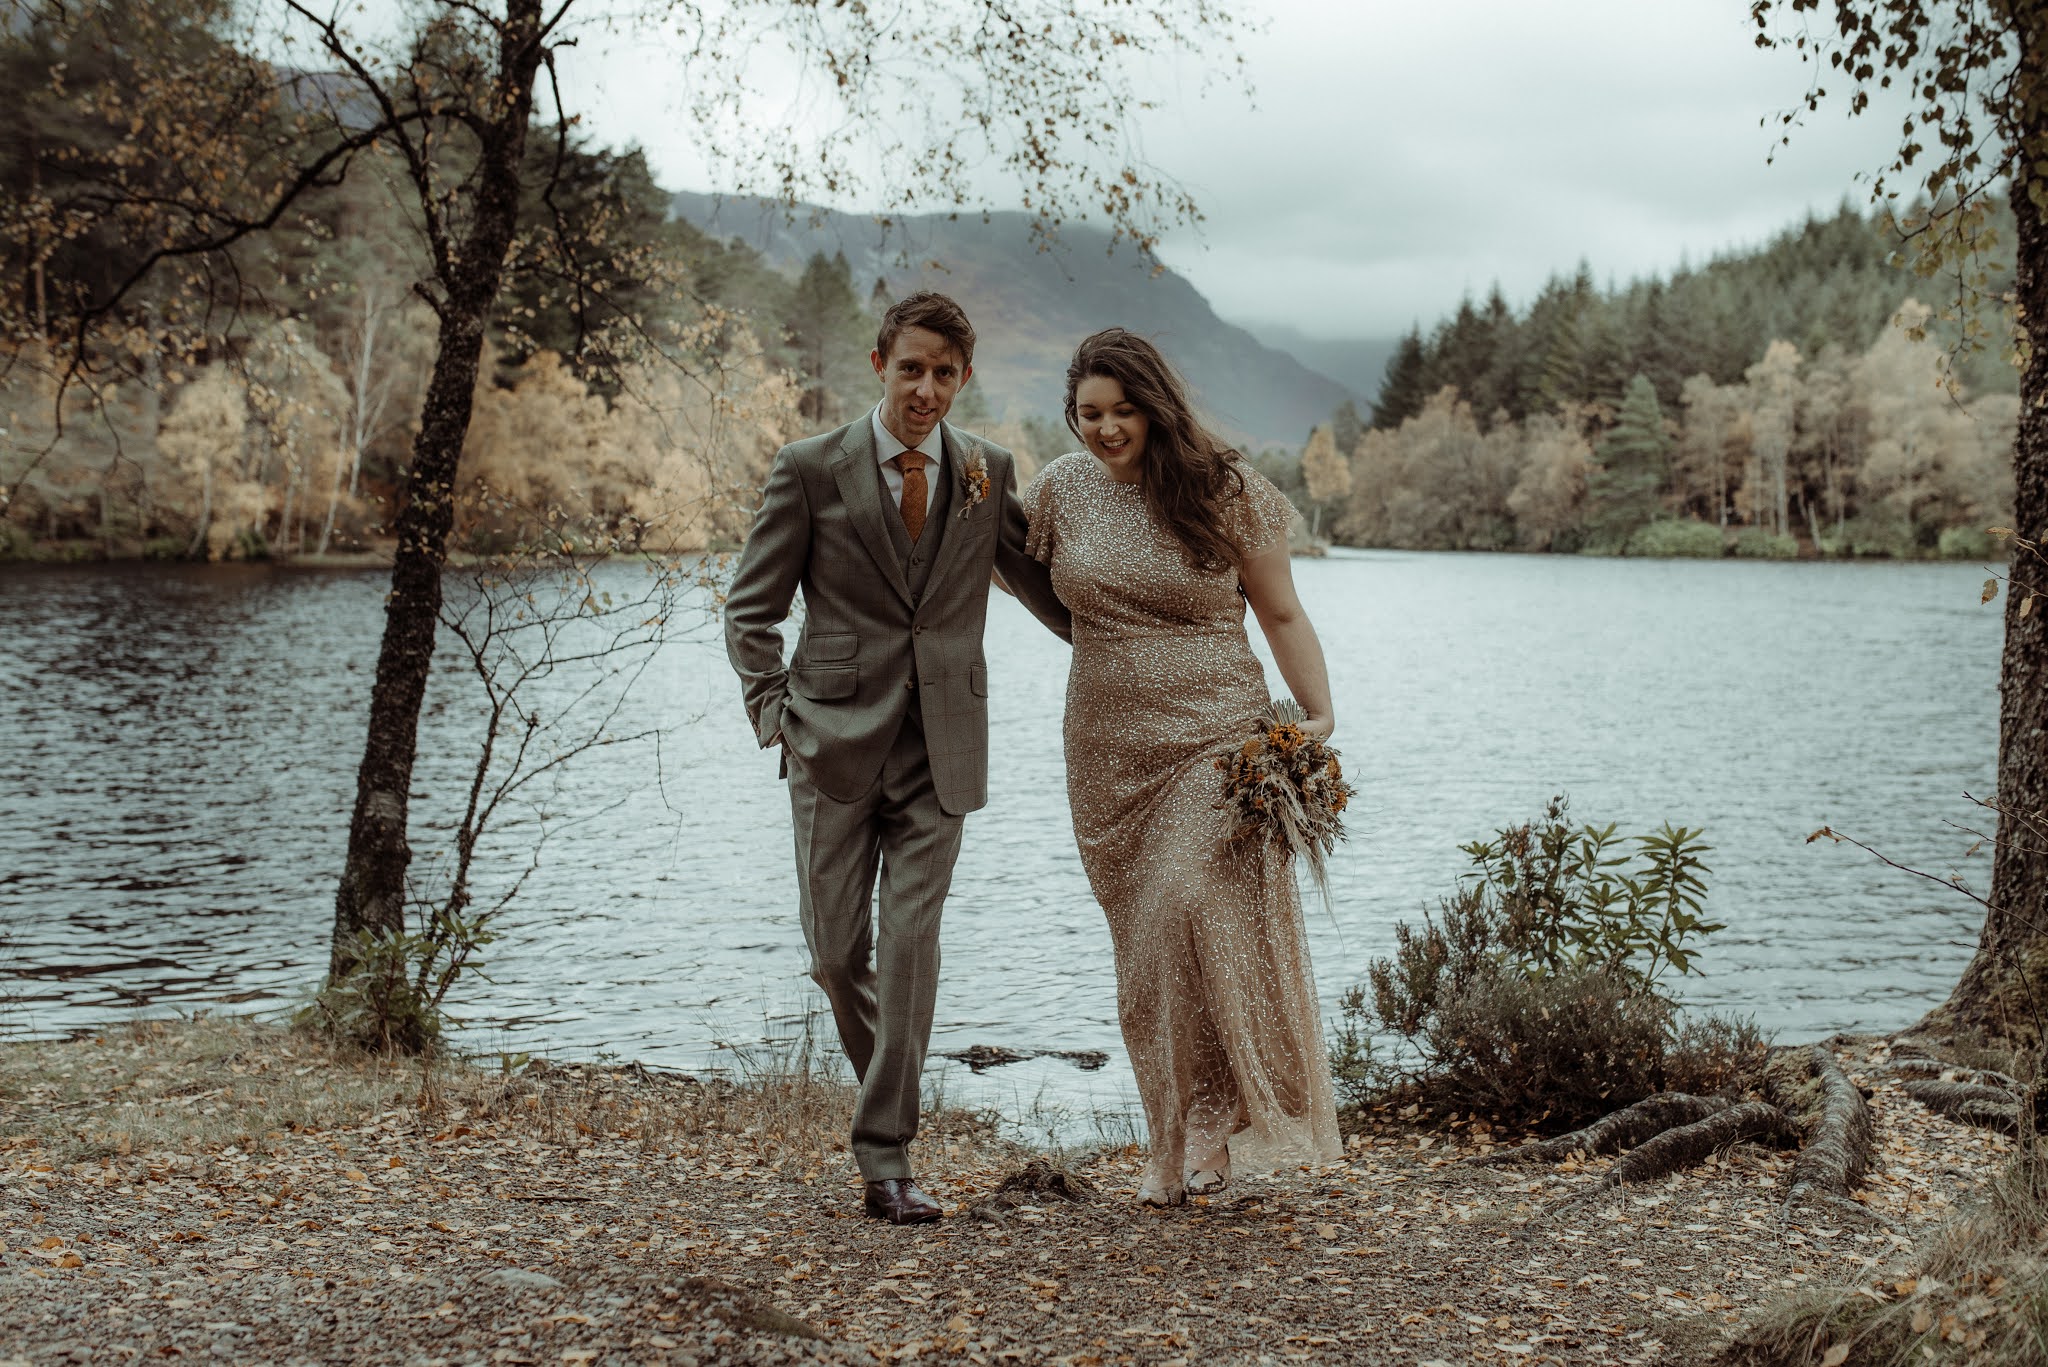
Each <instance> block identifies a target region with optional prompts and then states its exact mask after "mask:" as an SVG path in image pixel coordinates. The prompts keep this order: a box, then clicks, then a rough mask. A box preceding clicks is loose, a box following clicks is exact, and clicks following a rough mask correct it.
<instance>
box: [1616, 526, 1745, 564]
mask: <svg viewBox="0 0 2048 1367" xmlns="http://www.w3.org/2000/svg"><path fill="white" fill-rule="evenodd" d="M1726 550H1727V546H1726V545H1725V543H1724V542H1723V541H1722V538H1721V529H1720V528H1719V527H1716V526H1714V525H1713V524H1712V523H1708V522H1700V521H1697V520H1695V519H1693V518H1689V517H1688V518H1666V519H1664V520H1662V521H1659V522H1652V523H1651V524H1650V525H1649V526H1647V527H1642V528H1638V529H1637V531H1636V534H1635V535H1634V536H1631V537H1630V538H1629V539H1628V551H1627V553H1628V554H1629V555H1648V556H1662V557H1666V558H1671V557H1679V556H1690V557H1697V558H1700V559H1717V558H1719V557H1720V556H1721V555H1723V554H1724V553H1725V552H1726Z"/></svg>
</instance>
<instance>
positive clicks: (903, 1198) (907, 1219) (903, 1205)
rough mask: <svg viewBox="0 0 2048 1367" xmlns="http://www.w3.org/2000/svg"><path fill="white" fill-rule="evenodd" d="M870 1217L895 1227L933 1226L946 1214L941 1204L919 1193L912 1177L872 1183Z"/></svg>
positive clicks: (868, 1198)
mask: <svg viewBox="0 0 2048 1367" xmlns="http://www.w3.org/2000/svg"><path fill="white" fill-rule="evenodd" d="M867 1207H868V1214H870V1215H872V1216H874V1217H875V1218H876V1219H877V1220H887V1221H888V1222H889V1223H890V1224H892V1225H924V1224H930V1223H931V1222H932V1221H933V1220H936V1219H938V1218H939V1216H940V1215H942V1214H943V1213H944V1212H943V1211H941V1210H940V1209H939V1203H938V1202H937V1201H934V1200H933V1199H932V1198H931V1197H929V1196H927V1195H925V1194H924V1193H923V1192H921V1191H919V1190H918V1189H917V1183H916V1182H915V1181H914V1180H912V1179H911V1178H908V1177H885V1178H883V1179H882V1180H881V1181H879V1182H870V1183H868V1196H867Z"/></svg>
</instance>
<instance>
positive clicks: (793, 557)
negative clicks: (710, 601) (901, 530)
mask: <svg viewBox="0 0 2048 1367" xmlns="http://www.w3.org/2000/svg"><path fill="white" fill-rule="evenodd" d="M810 551H811V514H810V504H809V501H808V500H807V499H806V498H805V496H804V481H803V475H802V472H800V471H799V470H798V469H797V462H796V457H795V455H794V454H793V450H792V448H790V447H784V448H783V449H782V451H781V452H780V453H779V454H778V455H777V456H776V457H775V465H774V467H773V468H772V469H770V470H769V472H768V483H767V486H766V487H765V488H764V489H763V490H762V491H761V507H760V510H759V511H758V512H756V513H755V514H754V526H753V530H751V531H749V532H748V533H747V540H746V545H745V546H743V547H742V548H741V550H740V563H739V568H738V569H737V570H735V571H734V572H733V576H732V584H731V586H730V587H729V588H728V589H727V591H726V596H725V653H726V655H727V656H728V657H729V658H730V659H731V660H732V667H733V670H734V672H736V673H737V674H738V675H739V676H740V692H741V694H742V696H743V697H744V698H745V700H746V705H747V719H748V720H749V721H751V722H752V723H753V725H754V735H755V737H756V739H758V740H759V741H760V743H761V748H762V749H764V750H765V749H767V748H768V747H769V746H771V745H773V744H775V743H776V742H777V741H778V740H780V739H781V738H782V701H783V698H784V697H786V696H787V694H788V690H789V667H788V665H787V664H786V663H785V662H784V660H783V655H782V623H783V622H784V621H786V620H788V618H789V609H790V604H791V603H793V602H795V600H796V591H797V585H798V584H800V583H801V582H802V581H803V575H804V568H805V565H806V563H807V562H808V560H809V558H810Z"/></svg>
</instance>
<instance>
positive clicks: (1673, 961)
mask: <svg viewBox="0 0 2048 1367" xmlns="http://www.w3.org/2000/svg"><path fill="white" fill-rule="evenodd" d="M1565 806H1566V804H1565V801H1564V799H1563V798H1557V799H1555V800H1553V801H1552V802H1551V803H1550V805H1549V807H1548V808H1547V809H1546V811H1545V812H1544V814H1543V816H1542V817H1541V818H1539V819H1538V820H1537V821H1535V822H1532V823H1530V824H1528V825H1524V826H1516V827H1511V828H1509V829H1507V830H1504V831H1501V832H1499V833H1497V835H1496V837H1495V838H1494V839H1493V840H1489V841H1477V842H1474V843H1473V844H1469V845H1465V846H1462V847H1461V848H1462V850H1463V851H1464V853H1465V855H1466V856H1467V858H1469V859H1470V860H1471V862H1472V866H1473V872H1471V873H1470V874H1468V875H1466V877H1465V878H1464V879H1463V880H1462V881H1461V882H1460V885H1459V887H1458V890H1457V892H1456V893H1455V894H1454V895H1452V896H1451V897H1448V898H1445V899H1443V901H1442V902H1440V903H1439V908H1438V912H1437V913H1436V914H1435V915H1426V916H1425V917H1424V920H1423V924H1422V926H1421V927H1420V928H1419V929H1418V928H1416V927H1413V926H1410V925H1407V924H1405V923H1404V924H1401V925H1397V926H1396V927H1395V928H1394V942H1395V947H1394V955H1393V957H1392V958H1390V959H1378V960H1375V961H1373V963H1372V964H1371V965H1370V966H1369V970H1368V984H1369V986H1367V985H1362V986H1358V987H1354V988H1353V989H1352V990H1351V992H1350V993H1348V994H1347V995H1346V996H1345V997H1344V998H1343V1000H1342V1002H1341V1006H1342V1015H1341V1018H1340V1020H1339V1022H1338V1025H1337V1028H1336V1030H1335V1031H1334V1039H1333V1047H1332V1049H1331V1068H1332V1072H1333V1074H1334V1075H1335V1078H1336V1081H1337V1085H1338V1087H1339V1090H1340V1092H1341V1093H1342V1096H1343V1099H1344V1101H1345V1102H1346V1104H1347V1105H1348V1106H1351V1107H1363V1106H1365V1105H1368V1104H1373V1103H1377V1102H1383V1101H1386V1100H1389V1099H1393V1098H1396V1097H1405V1098H1408V1099H1412V1100H1414V1101H1417V1102H1420V1103H1422V1104H1425V1105H1427V1106H1429V1107H1431V1108H1432V1109H1438V1110H1441V1109H1453V1108H1455V1109H1476V1108H1483V1109H1485V1110H1487V1111H1489V1112H1492V1113H1495V1114H1498V1115H1501V1116H1504V1117H1507V1118H1511V1119H1519V1120H1539V1119H1540V1120H1545V1121H1548V1122H1550V1123H1555V1124H1578V1123H1581V1122H1583V1121H1585V1120H1587V1119H1590V1118H1592V1117H1594V1116H1597V1115H1600V1114H1604V1113H1605V1112H1607V1111H1610V1110H1613V1109H1615V1108H1616V1107H1619V1106H1622V1105H1625V1104H1627V1103H1628V1102H1631V1101H1636V1100H1640V1099H1641V1098H1643V1097H1645V1096H1648V1095H1650V1094H1651V1093H1653V1092H1657V1091H1662V1090H1666V1089H1667V1088H1674V1087H1683V1088H1686V1089H1705V1090H1708V1091H1717V1090H1721V1089H1724V1088H1726V1087H1728V1086H1730V1085H1733V1084H1734V1083H1735V1082H1736V1081H1737V1080H1738V1079H1740V1078H1742V1077H1746V1076H1748V1075H1749V1074H1750V1073H1751V1072H1752V1071H1753V1070H1754V1069H1755V1068H1756V1067H1757V1066H1759V1065H1760V1064H1761V1058H1762V1040H1761V1038H1760V1037H1759V1036H1758V1035H1757V1033H1756V1031H1755V1030H1754V1028H1752V1027H1750V1026H1749V1025H1747V1024H1745V1023H1738V1022H1729V1021H1723V1020H1717V1019H1712V1018H1709V1019H1706V1020H1701V1021H1682V1020H1681V1018H1680V1015H1679V1010H1678V1007H1677V1004H1676V1003H1675V1002H1674V1001H1673V1000H1672V999H1671V998H1670V997H1669V996H1667V995H1665V993H1663V992H1662V991H1660V990H1659V984H1660V983H1661V982H1662V981H1663V980H1664V979H1665V978H1666V977H1667V976H1669V975H1670V974H1674V973H1676V974H1685V973H1689V972H1691V971H1692V970H1693V961H1694V957H1695V956H1696V954H1697V953H1698V950H1697V946H1696V942H1697V941H1698V940H1700V939H1702V938H1704V937H1706V936H1708V935H1711V934H1713V933H1714V932H1715V931H1717V930H1720V929H1721V928H1722V927H1721V926H1720V925H1719V924H1718V923H1716V922H1711V921H1708V920H1706V919H1705V917H1704V914H1703V911H1702V899H1703V898H1704V896H1705V893H1706V883H1705V880H1704V879H1703V877H1702V875H1703V874H1705V873H1707V872H1708V869H1707V866H1706V865H1705V863H1704V862H1703V861H1702V858H1701V856H1703V855H1704V854H1706V853H1707V846H1705V845H1704V844H1702V843H1701V842H1700V840H1699V835H1700V833H1699V832H1698V831H1693V830H1687V829H1684V828H1682V827H1672V826H1670V825H1666V826H1664V827H1663V828H1662V829H1660V830H1659V831H1657V832H1655V833H1654V834H1650V835H1642V836H1636V837H1634V838H1633V840H1631V841H1629V842H1626V843H1629V844H1633V845H1634V847H1635V848H1634V850H1633V851H1628V850H1625V849H1623V848H1622V846H1623V844H1624V842H1623V841H1622V840H1621V839H1619V838H1618V837H1617V836H1616V834H1615V827H1614V826H1612V825H1608V826H1605V827H1596V826H1591V825H1574V824H1573V823H1571V822H1569V821H1567V820H1566V819H1565ZM1389 1035H1391V1036H1397V1037H1399V1039H1400V1041H1401V1044H1399V1045H1397V1046H1395V1049H1396V1050H1398V1052H1399V1054H1400V1055H1401V1057H1400V1058H1399V1059H1395V1058H1393V1057H1390V1056H1389V1053H1388V1052H1387V1051H1386V1050H1384V1049H1383V1048H1381V1046H1380V1043H1379V1041H1380V1040H1382V1039H1383V1038H1384V1037H1385V1036H1389Z"/></svg>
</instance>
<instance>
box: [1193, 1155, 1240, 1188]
mask: <svg viewBox="0 0 2048 1367" xmlns="http://www.w3.org/2000/svg"><path fill="white" fill-rule="evenodd" d="M1229 1185H1230V1159H1228V1158H1225V1159H1224V1160H1223V1165H1222V1166H1221V1167H1215V1168H1197V1169H1195V1170H1194V1171H1192V1172H1190V1173H1189V1174H1188V1177H1187V1193H1188V1195H1190V1196H1213V1195H1215V1194H1216V1193H1217V1192H1219V1191H1221V1190H1223V1189H1224V1188H1225V1187H1227V1186H1229Z"/></svg>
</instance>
